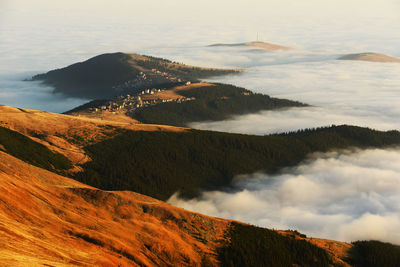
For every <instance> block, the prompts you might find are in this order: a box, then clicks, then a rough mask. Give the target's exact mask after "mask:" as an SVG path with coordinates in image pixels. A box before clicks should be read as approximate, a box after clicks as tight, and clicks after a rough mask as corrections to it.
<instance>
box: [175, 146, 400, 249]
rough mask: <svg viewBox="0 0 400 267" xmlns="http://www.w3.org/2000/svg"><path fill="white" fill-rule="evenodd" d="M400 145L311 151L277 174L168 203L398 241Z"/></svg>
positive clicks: (274, 224)
mask: <svg viewBox="0 0 400 267" xmlns="http://www.w3.org/2000/svg"><path fill="white" fill-rule="evenodd" d="M399 201H400V150H399V149H392V150H382V149H373V150H365V151H347V152H342V153H338V152H331V153H326V154H319V155H313V156H312V157H310V159H309V160H308V161H306V162H303V163H302V164H300V165H299V166H297V167H295V168H290V169H285V170H283V171H282V172H281V173H280V174H277V175H266V174H262V173H255V174H251V175H243V176H239V177H236V179H235V182H234V185H233V189H232V190H229V191H210V192H203V194H202V196H201V197H200V198H198V199H192V200H182V199H180V198H179V197H178V196H177V195H174V196H173V197H171V199H170V200H169V203H171V204H173V205H177V206H179V207H182V208H185V209H188V210H193V211H196V212H201V213H205V214H208V215H212V216H218V217H224V218H230V219H235V220H240V221H244V222H248V223H251V224H255V225H258V226H264V227H269V228H275V229H298V230H299V231H301V232H304V233H306V234H307V235H311V236H318V237H324V238H330V239H338V240H343V241H354V240H363V239H378V240H384V241H389V242H393V243H396V244H400V234H399V231H398V229H399V228H400V207H399V205H398V203H399Z"/></svg>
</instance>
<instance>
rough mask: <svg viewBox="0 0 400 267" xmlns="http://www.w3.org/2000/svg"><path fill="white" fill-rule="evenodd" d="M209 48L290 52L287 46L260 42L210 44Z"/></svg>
mask: <svg viewBox="0 0 400 267" xmlns="http://www.w3.org/2000/svg"><path fill="white" fill-rule="evenodd" d="M209 46H210V47H218V46H220V47H224V46H225V47H235V46H242V47H246V46H251V47H256V48H260V49H264V50H268V51H276V50H290V49H291V48H290V47H288V46H283V45H278V44H273V43H267V42H262V41H251V42H244V43H232V44H224V43H218V44H212V45H209Z"/></svg>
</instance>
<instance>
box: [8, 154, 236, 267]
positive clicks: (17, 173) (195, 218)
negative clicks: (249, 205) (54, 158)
mask: <svg viewBox="0 0 400 267" xmlns="http://www.w3.org/2000/svg"><path fill="white" fill-rule="evenodd" d="M0 196H1V197H0V262H1V264H0V265H2V266H3V265H5V266H27V265H30V266H32V265H33V266H37V265H44V264H48V265H56V266H71V265H74V266H119V265H120V266H139V265H142V266H143V265H144V266H165V265H170V266H176V265H180V266H200V265H204V264H209V265H217V259H216V256H217V255H216V249H217V248H218V247H219V246H220V245H221V243H222V242H225V240H224V239H223V236H224V232H225V231H226V229H227V228H228V226H229V223H230V222H229V221H228V220H222V219H217V218H211V217H207V216H203V215H200V214H197V213H192V212H187V211H184V210H182V209H179V208H176V207H173V206H171V205H169V204H166V203H164V202H161V201H158V200H155V199H152V198H150V197H146V196H143V195H140V194H136V193H133V192H107V191H102V190H98V189H96V188H93V187H90V186H87V185H84V184H81V183H79V182H76V181H74V180H71V179H68V178H65V177H62V176H59V175H56V174H54V173H51V172H48V171H45V170H43V169H40V168H36V167H33V166H30V165H28V164H26V163H24V162H22V161H20V160H18V159H15V158H13V157H11V156H9V155H7V154H5V153H3V152H0Z"/></svg>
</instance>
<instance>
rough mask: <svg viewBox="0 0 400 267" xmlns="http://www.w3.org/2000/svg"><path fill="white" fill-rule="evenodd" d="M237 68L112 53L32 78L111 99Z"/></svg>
mask: <svg viewBox="0 0 400 267" xmlns="http://www.w3.org/2000/svg"><path fill="white" fill-rule="evenodd" d="M235 72H237V71H236V70H224V69H212V68H200V67H193V66H189V65H184V64H180V63H176V62H172V61H169V60H166V59H162V58H156V57H150V56H143V55H138V54H126V53H110V54H102V55H99V56H96V57H93V58H90V59H88V60H86V61H84V62H80V63H75V64H72V65H70V66H68V67H65V68H61V69H56V70H52V71H49V72H47V73H44V74H39V75H36V76H34V77H33V78H32V80H39V81H43V82H44V83H45V84H48V85H51V86H54V88H55V89H54V92H59V93H63V94H66V95H69V96H74V97H87V98H92V99H101V98H111V97H113V96H115V95H117V94H121V93H123V92H131V91H135V90H140V89H143V88H146V87H160V86H161V87H167V86H173V85H175V84H180V83H183V82H184V81H186V80H197V79H200V78H205V77H209V76H216V75H223V74H229V73H235Z"/></svg>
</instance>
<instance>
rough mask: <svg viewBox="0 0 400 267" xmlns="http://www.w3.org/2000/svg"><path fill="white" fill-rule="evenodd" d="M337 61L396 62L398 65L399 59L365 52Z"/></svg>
mask: <svg viewBox="0 0 400 267" xmlns="http://www.w3.org/2000/svg"><path fill="white" fill-rule="evenodd" d="M338 59H339V60H361V61H371V62H397V63H400V59H398V58H395V57H391V56H388V55H385V54H380V53H373V52H365V53H357V54H348V55H344V56H341V57H339V58H338Z"/></svg>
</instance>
